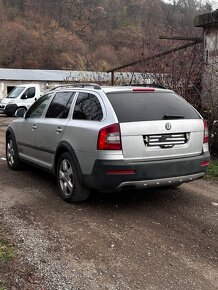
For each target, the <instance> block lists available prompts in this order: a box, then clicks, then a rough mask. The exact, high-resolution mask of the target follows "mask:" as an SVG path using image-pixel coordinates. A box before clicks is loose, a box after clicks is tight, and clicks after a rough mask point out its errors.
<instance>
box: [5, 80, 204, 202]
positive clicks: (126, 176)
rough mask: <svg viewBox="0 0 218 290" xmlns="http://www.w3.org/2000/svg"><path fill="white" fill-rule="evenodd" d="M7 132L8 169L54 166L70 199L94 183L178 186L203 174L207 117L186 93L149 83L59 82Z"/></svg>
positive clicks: (76, 198) (113, 188) (100, 185)
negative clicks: (189, 99)
mask: <svg viewBox="0 0 218 290" xmlns="http://www.w3.org/2000/svg"><path fill="white" fill-rule="evenodd" d="M17 117H20V118H18V119H17V120H15V121H13V122H12V123H11V124H10V125H9V127H8V129H7V132H6V157H7V163H8V166H9V168H11V169H13V170H16V169H18V168H19V167H20V165H21V164H22V163H23V162H28V163H31V164H33V165H35V166H38V167H40V168H42V169H46V170H48V171H49V172H52V173H53V174H54V175H55V176H56V177H57V184H58V188H59V191H60V193H61V195H62V197H63V199H64V200H66V201H69V202H77V201H83V200H86V199H87V198H88V196H89V192H90V189H91V188H94V189H100V190H108V191H116V190H120V189H122V188H126V187H129V188H141V189H142V188H149V187H156V186H177V185H180V184H182V183H183V182H190V181H193V180H196V179H198V178H201V177H203V176H204V175H205V173H206V170H207V167H208V163H209V151H208V128H207V122H206V121H204V120H203V119H202V117H201V115H200V114H199V113H198V112H197V111H196V110H195V109H194V108H193V107H192V106H191V105H190V104H189V103H187V102H186V101H185V100H184V99H183V98H182V97H180V96H178V95H177V94H176V93H175V92H173V91H171V90H166V89H159V88H150V87H137V86H136V87H131V86H128V87H100V86H99V85H96V84H80V85H75V86H74V85H71V86H65V87H57V88H55V89H54V90H52V91H50V92H49V93H47V94H45V95H44V96H42V97H41V98H40V99H38V100H37V101H36V102H35V103H34V104H33V105H32V106H31V107H30V109H29V110H28V111H27V112H26V114H25V115H24V112H23V111H22V109H19V110H18V112H17Z"/></svg>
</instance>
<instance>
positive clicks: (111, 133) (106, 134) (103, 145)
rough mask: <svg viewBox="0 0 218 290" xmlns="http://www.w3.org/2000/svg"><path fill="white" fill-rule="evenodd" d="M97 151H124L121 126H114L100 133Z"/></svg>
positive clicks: (105, 128) (103, 129)
mask: <svg viewBox="0 0 218 290" xmlns="http://www.w3.org/2000/svg"><path fill="white" fill-rule="evenodd" d="M97 149H98V150H122V144H121V136H120V125H119V124H112V125H110V126H107V127H104V128H102V129H101V130H100V131H99V134H98V144H97Z"/></svg>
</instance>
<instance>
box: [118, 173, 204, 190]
mask: <svg viewBox="0 0 218 290" xmlns="http://www.w3.org/2000/svg"><path fill="white" fill-rule="evenodd" d="M204 175H205V173H204V172H202V173H196V174H192V175H187V176H177V177H170V178H163V179H154V180H141V181H127V182H122V183H121V184H120V185H119V186H118V187H117V189H121V188H122V187H126V186H134V187H136V188H149V187H158V186H167V185H174V184H180V183H181V184H182V183H186V182H191V181H193V180H196V179H199V178H202V177H203V176H204Z"/></svg>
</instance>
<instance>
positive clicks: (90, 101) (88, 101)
mask: <svg viewBox="0 0 218 290" xmlns="http://www.w3.org/2000/svg"><path fill="white" fill-rule="evenodd" d="M102 118H103V111H102V107H101V104H100V102H99V100H98V98H97V97H96V96H95V95H93V94H89V93H79V96H78V98H77V101H76V105H75V109H74V113H73V119H76V120H92V121H101V120H102Z"/></svg>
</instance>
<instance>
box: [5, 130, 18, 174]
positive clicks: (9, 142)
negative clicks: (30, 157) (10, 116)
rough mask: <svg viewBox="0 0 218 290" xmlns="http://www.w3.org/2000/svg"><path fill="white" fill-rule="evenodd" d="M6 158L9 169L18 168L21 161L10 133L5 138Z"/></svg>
mask: <svg viewBox="0 0 218 290" xmlns="http://www.w3.org/2000/svg"><path fill="white" fill-rule="evenodd" d="M6 159H7V163H8V167H9V168H10V169H12V170H18V169H20V167H21V161H20V160H19V155H18V149H17V143H16V141H15V138H14V137H13V136H12V135H9V136H8V137H7V139H6Z"/></svg>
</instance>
